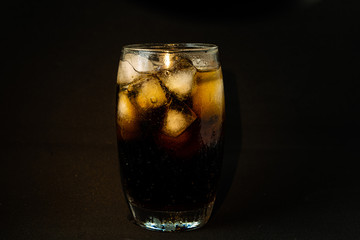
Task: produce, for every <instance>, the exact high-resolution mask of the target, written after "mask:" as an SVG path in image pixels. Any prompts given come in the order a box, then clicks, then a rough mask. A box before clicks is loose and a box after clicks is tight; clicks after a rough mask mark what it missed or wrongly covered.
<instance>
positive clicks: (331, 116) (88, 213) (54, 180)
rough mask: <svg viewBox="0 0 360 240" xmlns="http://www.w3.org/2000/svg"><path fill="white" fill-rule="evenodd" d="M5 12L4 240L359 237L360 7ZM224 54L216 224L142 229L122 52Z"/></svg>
mask: <svg viewBox="0 0 360 240" xmlns="http://www.w3.org/2000/svg"><path fill="white" fill-rule="evenodd" d="M175 7H176V8H174V6H173V5H169V4H168V3H166V2H165V1H160V2H158V3H157V5H156V6H153V5H151V4H150V3H146V2H144V1H118V2H115V1H113V2H100V1H99V2H87V3H86V4H80V3H71V4H69V3H66V2H60V1H55V2H52V4H49V3H40V2H36V1H31V2H25V1H24V2H21V1H20V2H19V1H16V2H13V3H7V4H6V5H5V8H4V9H5V11H4V12H5V14H4V15H3V16H2V17H3V19H4V21H2V22H3V23H5V24H4V27H3V30H4V31H5V34H4V35H3V37H2V38H3V39H5V42H6V44H4V45H3V47H4V48H5V49H4V53H3V60H5V63H4V64H3V67H4V70H3V71H2V74H3V76H4V77H3V78H2V79H3V81H2V87H1V106H0V107H1V110H2V114H1V118H2V123H3V125H2V126H3V130H2V140H1V141H2V142H1V147H2V150H1V161H2V163H3V164H2V165H3V167H2V168H1V169H2V170H3V171H2V174H1V183H2V189H3V191H2V195H1V198H0V211H1V214H0V215H1V217H2V218H3V220H2V227H1V228H2V230H1V231H0V239H37V240H39V239H47V240H50V239H128V240H129V239H131V240H136V239H202V238H204V239H277V240H279V239H293V240H295V239H297V240H299V239H327V240H329V239H337V240H338V239H347V240H349V239H359V234H360V231H359V230H360V207H359V201H360V189H359V180H360V179H359V171H358V169H359V168H358V164H357V162H358V161H359V159H360V158H359V156H360V154H359V143H360V139H359V129H360V124H359V123H360V121H359V120H360V119H359V114H358V113H359V79H360V78H359V77H360V76H359V71H358V70H359V63H360V62H359V59H360V51H359V50H360V49H359V42H360V39H359V37H358V36H359V26H360V24H359V23H360V21H359V14H358V9H359V7H360V5H359V3H358V1H335V0H328V1H320V0H313V1H310V0H298V1H289V2H286V1H275V2H274V1H271V4H270V3H267V2H266V1H260V0H258V1H255V3H254V2H253V3H250V1H241V2H236V4H235V3H234V2H230V1H225V2H223V1H222V2H220V3H219V4H218V5H213V4H211V5H209V4H207V5H200V4H196V3H188V2H187V3H184V4H178V5H176V6H175ZM140 42H211V43H215V44H217V45H218V46H219V49H220V59H221V63H222V66H223V70H224V83H225V94H226V113H227V121H226V142H225V143H226V145H225V156H224V167H223V175H222V178H221V184H220V188H219V193H218V201H217V203H216V208H215V212H214V214H213V216H212V217H211V220H210V221H209V223H208V224H207V225H206V226H205V227H204V228H202V229H199V230H196V231H191V232H184V233H175V234H174V233H159V232H151V231H147V230H144V229H141V228H139V227H137V226H136V225H134V224H133V223H132V222H131V221H130V219H129V210H128V208H127V205H126V202H125V200H124V196H123V192H122V189H121V180H120V174H119V164H118V160H117V152H116V151H117V150H116V137H115V131H114V129H115V126H114V120H113V119H114V108H115V79H116V74H117V73H116V72H117V65H118V60H119V56H120V52H121V47H122V46H123V45H125V44H129V43H140Z"/></svg>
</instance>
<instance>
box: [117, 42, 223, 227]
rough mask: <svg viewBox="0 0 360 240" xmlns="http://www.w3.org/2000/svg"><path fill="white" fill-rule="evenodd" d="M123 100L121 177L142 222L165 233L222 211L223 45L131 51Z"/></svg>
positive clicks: (135, 47)
mask: <svg viewBox="0 0 360 240" xmlns="http://www.w3.org/2000/svg"><path fill="white" fill-rule="evenodd" d="M116 101H117V102H116V106H117V107H116V129H117V142H118V154H119V161H120V172H121V180H122V186H123V191H124V194H125V197H126V200H127V203H128V205H129V207H130V211H131V213H132V216H133V218H134V220H135V223H136V224H138V225H140V226H142V227H144V228H146V229H151V230H158V231H181V230H191V229H196V228H199V227H202V226H203V225H204V224H206V223H207V221H208V220H209V217H210V215H211V212H212V208H213V206H214V201H215V197H216V189H217V185H218V181H219V176H220V171H221V165H222V156H223V123H224V116H225V112H224V111H225V101H224V87H223V79H222V72H221V67H220V63H219V60H218V47H217V46H216V45H213V44H204V43H175V44H132V45H127V46H124V47H123V49H122V53H121V58H120V63H119V69H118V77H117V98H116Z"/></svg>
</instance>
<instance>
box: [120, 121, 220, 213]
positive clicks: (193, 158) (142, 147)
mask: <svg viewBox="0 0 360 240" xmlns="http://www.w3.org/2000/svg"><path fill="white" fill-rule="evenodd" d="M201 127H203V126H202V125H201V119H197V120H196V121H195V122H193V124H192V125H191V126H190V127H189V129H187V131H186V132H184V133H183V134H182V135H184V136H179V137H178V138H181V137H182V138H186V142H185V143H181V142H177V141H176V140H174V139H170V137H168V136H164V135H161V134H155V135H157V136H154V134H144V135H143V138H142V139H138V140H131V141H123V140H121V139H119V140H118V150H119V151H118V152H119V158H120V164H121V171H122V173H121V175H122V183H123V187H124V190H125V193H126V196H127V198H128V200H129V201H130V202H131V203H133V204H135V205H137V206H139V207H143V208H147V209H153V210H172V211H182V210H191V209H197V208H200V207H203V206H204V205H206V204H208V203H210V202H212V201H213V200H214V198H215V191H216V185H217V182H218V178H219V174H220V168H221V161H222V137H221V138H220V139H219V141H218V142H216V143H214V144H210V145H204V144H203V143H202V139H201V135H200V128H201ZM146 135H147V136H146Z"/></svg>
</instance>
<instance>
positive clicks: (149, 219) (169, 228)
mask: <svg viewBox="0 0 360 240" xmlns="http://www.w3.org/2000/svg"><path fill="white" fill-rule="evenodd" d="M129 205H130V209H131V212H132V215H133V217H134V220H135V223H136V224H137V225H139V226H141V227H144V228H146V229H149V230H154V231H162V232H175V231H189V230H194V229H197V228H200V227H202V226H204V225H205V224H206V223H207V222H208V220H209V218H210V215H211V212H212V209H213V206H214V202H211V203H209V204H208V205H207V206H205V207H204V208H201V209H197V210H191V211H154V210H150V209H144V208H140V207H137V206H135V205H133V204H131V203H130V204H129Z"/></svg>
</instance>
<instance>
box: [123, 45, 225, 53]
mask: <svg viewBox="0 0 360 240" xmlns="http://www.w3.org/2000/svg"><path fill="white" fill-rule="evenodd" d="M123 49H124V50H128V51H141V52H158V53H161V52H171V53H178V52H207V51H217V50H218V46H217V45H215V44H212V43H137V44H128V45H125V46H123Z"/></svg>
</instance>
